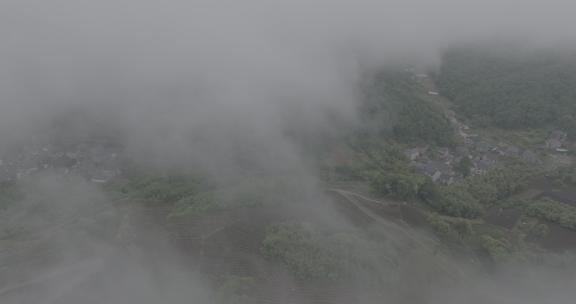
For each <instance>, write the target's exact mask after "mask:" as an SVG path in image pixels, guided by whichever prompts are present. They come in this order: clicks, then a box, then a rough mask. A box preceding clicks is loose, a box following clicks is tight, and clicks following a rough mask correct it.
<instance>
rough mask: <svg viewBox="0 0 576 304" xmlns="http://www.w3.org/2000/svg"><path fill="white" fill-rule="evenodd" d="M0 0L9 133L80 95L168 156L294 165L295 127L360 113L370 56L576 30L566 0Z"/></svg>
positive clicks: (4, 114)
mask: <svg viewBox="0 0 576 304" xmlns="http://www.w3.org/2000/svg"><path fill="white" fill-rule="evenodd" d="M1 6H2V9H1V10H0V42H1V43H2V49H1V50H0V63H1V65H2V71H0V91H1V93H0V94H1V95H0V96H1V101H0V113H1V114H0V115H1V116H0V124H1V126H2V128H1V129H2V136H3V137H4V138H6V139H14V138H16V139H18V138H19V137H22V136H24V135H29V134H30V133H33V132H34V131H35V130H36V129H37V128H43V125H42V123H43V122H44V121H45V120H47V119H49V118H51V117H52V116H55V115H57V114H59V113H60V112H61V111H64V109H68V108H69V107H70V106H77V107H82V108H84V109H85V110H87V111H89V112H91V113H92V115H94V116H95V117H96V120H98V121H100V123H101V124H104V125H109V126H115V127H118V128H119V130H121V131H122V132H121V133H123V134H124V135H125V136H126V137H127V138H128V139H129V142H130V143H131V146H133V147H135V149H134V150H136V151H147V152H146V153H147V154H152V155H147V156H146V157H153V158H155V159H157V160H158V161H160V162H164V161H166V160H175V159H178V160H182V159H187V158H190V159H192V161H194V162H200V163H211V162H213V163H221V162H224V163H225V162H226V161H225V160H230V159H231V158H233V157H232V156H230V155H228V154H227V152H226V151H227V150H233V149H234V148H233V147H231V146H230V144H234V145H236V144H239V143H245V144H247V145H249V146H252V147H258V148H259V149H260V150H261V151H263V152H264V153H263V154H262V155H266V153H268V154H274V155H275V158H277V159H284V158H286V159H285V160H286V161H287V162H290V163H294V162H293V161H294V158H298V157H297V156H295V155H294V153H292V152H294V151H291V150H297V148H295V147H293V146H292V143H290V142H287V141H286V138H285V131H286V128H288V129H290V128H291V127H293V126H292V125H294V124H297V125H298V126H299V127H300V128H306V130H307V131H311V130H314V131H316V132H324V131H326V132H327V131H329V129H330V127H332V126H331V125H330V124H329V122H332V120H333V118H334V117H337V118H338V119H340V120H341V121H346V122H350V121H353V119H354V114H355V108H354V102H353V101H354V98H355V94H354V85H355V81H356V80H357V78H358V75H359V74H360V73H361V69H362V68H363V67H365V66H367V65H373V64H382V63H387V62H390V61H393V60H397V59H405V58H406V57H408V58H413V59H414V58H415V59H419V60H421V61H425V62H433V60H435V58H436V55H437V54H436V53H437V52H438V50H439V49H440V48H441V47H442V46H444V45H445V44H446V43H450V42H454V41H458V40H462V39H468V40H470V39H476V38H494V37H500V38H501V37H515V36H525V37H530V38H535V40H536V41H544V40H551V41H554V42H570V39H571V38H574V37H573V34H572V33H571V31H570V29H571V28H572V26H570V25H574V22H573V21H572V18H571V16H569V13H568V12H570V11H572V10H571V8H574V5H572V4H569V3H568V2H562V1H547V2H544V1H482V2H480V1H454V0H441V1H422V0H409V1H398V0H387V1H369V0H360V1H343V0H333V1H328V0H313V1H303V0H294V1H261V0H247V1H225V0H220V1H203V0H195V1H177V0H169V1H162V2H159V1H149V0H146V1H135V0H119V1H108V0H104V1H71V0H54V1H37V0H18V1H16V0H5V1H3V3H2V4H1ZM295 122H296V123H295ZM191 138H194V139H195V140H193V142H195V144H194V146H195V149H193V151H191V150H190V141H191ZM167 147H169V148H167ZM266 151H268V152H266ZM206 155H209V157H205V156H206ZM217 156H220V157H217ZM262 159H266V157H263V158H262ZM211 160H215V161H211ZM267 165H269V164H267ZM207 167H210V168H211V167H212V165H207Z"/></svg>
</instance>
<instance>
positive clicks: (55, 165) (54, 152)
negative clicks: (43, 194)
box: [0, 138, 123, 184]
mask: <svg viewBox="0 0 576 304" xmlns="http://www.w3.org/2000/svg"><path fill="white" fill-rule="evenodd" d="M122 159H123V157H122V149H121V148H120V147H119V146H118V145H116V144H114V143H113V141H111V140H110V139H108V138H93V139H90V140H86V141H83V142H80V143H78V144H74V145H64V144H57V143H54V142H44V143H42V141H39V142H37V143H33V144H26V145H20V146H19V147H18V148H16V149H12V150H10V151H7V152H5V153H4V155H2V156H1V158H0V183H4V182H14V181H17V180H22V179H25V178H26V177H29V176H31V175H35V174H39V173H43V172H49V173H50V174H53V175H56V176H68V175H70V176H80V177H82V178H84V179H86V180H87V181H90V182H92V183H97V184H102V183H106V182H108V181H109V180H111V179H112V178H114V177H116V176H118V175H119V174H120V173H121V172H120V169H119V168H120V167H121V162H122Z"/></svg>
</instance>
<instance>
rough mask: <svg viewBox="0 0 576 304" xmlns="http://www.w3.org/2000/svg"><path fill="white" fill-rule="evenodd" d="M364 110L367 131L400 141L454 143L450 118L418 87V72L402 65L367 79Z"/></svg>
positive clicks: (362, 108) (362, 112)
mask: <svg viewBox="0 0 576 304" xmlns="http://www.w3.org/2000/svg"><path fill="white" fill-rule="evenodd" d="M363 92H364V95H365V96H364V98H363V104H362V107H361V114H362V115H363V119H364V122H365V126H366V131H367V132H371V133H377V134H379V135H381V136H382V137H387V138H393V139H394V140H397V141H400V142H411V143H427V144H435V145H439V146H451V145H453V144H454V143H455V136H454V130H453V128H452V126H451V124H450V121H449V120H448V119H447V117H446V116H445V115H444V113H443V112H442V110H441V109H440V108H439V107H436V106H435V105H434V104H432V103H430V102H429V101H428V100H426V99H425V97H424V96H423V95H422V92H420V91H419V90H418V86H417V83H416V81H415V79H414V76H413V74H412V73H410V72H406V71H403V70H402V69H399V68H388V69H383V70H380V71H379V72H378V73H375V74H374V75H371V76H369V77H368V79H367V80H366V84H365V85H364V87H363Z"/></svg>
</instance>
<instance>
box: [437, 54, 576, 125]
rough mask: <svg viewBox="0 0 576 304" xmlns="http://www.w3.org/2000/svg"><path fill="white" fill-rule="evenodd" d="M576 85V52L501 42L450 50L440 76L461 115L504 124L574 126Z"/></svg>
mask: <svg viewBox="0 0 576 304" xmlns="http://www.w3.org/2000/svg"><path fill="white" fill-rule="evenodd" d="M575 83H576V52H558V51H547V50H537V51H535V50H530V51H526V50H523V49H522V48H520V47H517V46H502V45H483V46H482V47H478V46H465V47H455V48H451V49H449V50H447V51H446V52H445V53H444V55H443V58H442V66H441V70H440V73H439V77H438V85H439V87H440V90H441V93H442V94H443V95H445V96H447V97H448V98H450V99H452V101H453V102H454V103H455V104H456V105H457V106H458V110H459V111H460V113H462V114H463V115H465V116H467V117H468V118H470V119H472V121H474V122H475V123H477V124H479V125H481V126H489V125H493V126H498V127H503V128H524V127H542V126H547V125H550V124H558V125H562V126H563V127H564V128H566V129H575V125H576V124H575V123H574V117H575V115H576V87H575V86H574V84H575ZM568 131H572V130H568ZM572 132H573V131H572Z"/></svg>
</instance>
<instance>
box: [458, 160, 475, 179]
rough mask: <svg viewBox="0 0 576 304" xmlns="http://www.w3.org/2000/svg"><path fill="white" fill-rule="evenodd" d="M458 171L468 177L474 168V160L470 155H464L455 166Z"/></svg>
mask: <svg viewBox="0 0 576 304" xmlns="http://www.w3.org/2000/svg"><path fill="white" fill-rule="evenodd" d="M454 170H456V172H458V173H460V175H462V176H463V177H468V176H469V175H470V173H471V170H472V160H470V158H469V157H468V156H464V157H462V159H460V161H458V163H456V166H455V167H454Z"/></svg>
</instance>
